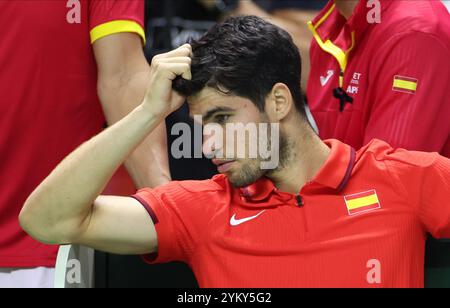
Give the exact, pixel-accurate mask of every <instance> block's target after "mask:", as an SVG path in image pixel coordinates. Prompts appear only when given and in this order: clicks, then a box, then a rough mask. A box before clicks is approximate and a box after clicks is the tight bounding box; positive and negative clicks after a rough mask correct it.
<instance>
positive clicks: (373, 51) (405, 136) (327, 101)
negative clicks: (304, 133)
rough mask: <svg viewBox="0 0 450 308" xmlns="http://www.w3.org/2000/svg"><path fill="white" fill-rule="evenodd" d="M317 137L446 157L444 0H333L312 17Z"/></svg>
mask: <svg viewBox="0 0 450 308" xmlns="http://www.w3.org/2000/svg"><path fill="white" fill-rule="evenodd" d="M309 27H310V29H311V31H312V33H313V35H314V39H313V43H312V46H311V73H310V77H309V81H308V88H307V96H308V103H309V106H310V108H311V112H312V114H313V115H314V118H315V120H316V122H317V125H318V128H319V133H320V136H321V138H323V139H328V138H336V139H339V140H341V141H343V142H345V143H347V144H350V145H351V146H353V147H355V148H356V149H359V148H361V147H362V146H364V145H365V144H367V143H368V142H369V141H370V140H372V139H373V138H379V139H382V140H384V141H386V142H388V143H389V144H391V145H392V146H393V147H402V148H406V149H408V150H419V151H429V152H434V151H435V152H439V153H441V154H442V155H444V156H446V157H450V121H449V119H450V96H449V95H448V89H449V88H450V57H449V54H450V15H449V13H448V12H447V10H446V8H445V7H444V5H443V4H442V2H441V1H433V0H420V1H389V0H375V1H374V0H370V1H368V0H361V1H357V0H356V1H355V0H350V1H349V0H335V1H330V2H329V3H328V5H327V6H326V7H325V8H324V9H323V11H322V12H321V13H320V14H319V15H318V16H317V17H316V18H315V19H314V20H313V21H312V22H310V23H309Z"/></svg>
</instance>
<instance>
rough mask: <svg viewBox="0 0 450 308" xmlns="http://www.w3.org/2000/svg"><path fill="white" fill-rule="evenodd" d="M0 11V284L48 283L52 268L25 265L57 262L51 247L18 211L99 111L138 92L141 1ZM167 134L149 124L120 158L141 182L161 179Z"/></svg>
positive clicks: (30, 5) (15, 5)
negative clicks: (148, 133) (24, 226)
mask: <svg viewBox="0 0 450 308" xmlns="http://www.w3.org/2000/svg"><path fill="white" fill-rule="evenodd" d="M0 14H1V16H2V17H1V18H0V36H1V38H2V42H1V47H0V67H1V70H0V92H1V96H0V110H1V117H2V118H1V121H0V159H1V161H2V168H1V172H0V177H1V179H2V180H1V183H2V185H1V188H0V213H1V214H0V233H1V236H0V287H1V286H5V285H6V286H9V287H14V286H18V287H19V286H22V287H26V286H35V285H39V286H51V282H52V280H53V278H52V277H51V270H49V271H46V270H45V269H39V270H37V271H34V272H33V270H27V269H33V268H39V267H43V268H52V267H54V265H55V259H56V251H57V247H56V246H54V247H51V246H46V245H42V244H40V243H38V242H36V241H34V240H33V239H31V238H30V237H29V236H27V235H26V234H25V233H24V232H23V231H22V230H21V228H20V226H19V222H18V216H19V212H20V209H21V207H22V205H23V203H24V202H25V200H26V198H27V196H28V195H29V194H30V193H31V192H32V191H33V190H34V189H35V188H36V186H37V185H38V184H39V183H40V182H42V180H43V179H44V178H45V177H46V176H47V175H48V174H49V173H50V172H51V170H52V169H53V168H54V167H55V166H56V165H57V163H58V162H59V161H61V159H62V158H64V157H65V156H66V155H67V154H69V153H70V152H71V151H73V150H74V149H75V148H76V147H77V146H79V145H80V144H81V143H82V142H84V141H86V140H88V139H89V138H91V137H92V136H94V135H95V134H97V133H99V132H100V131H101V130H102V128H103V126H104V123H105V116H106V119H107V121H108V123H109V124H113V123H114V122H116V121H118V120H119V119H121V118H122V117H123V116H125V115H126V114H127V113H128V112H129V111H131V110H132V109H134V107H135V106H136V102H138V101H139V100H141V99H142V97H143V96H144V93H145V89H146V85H147V82H148V74H149V65H148V63H147V62H146V60H145V57H144V54H143V51H142V46H143V43H144V41H145V35H144V31H143V23H144V20H143V19H144V16H143V15H144V2H143V1H140V0H138V1H135V0H130V1H122V0H120V1H102V0H67V1H53V0H48V1H9V0H6V1H3V0H0ZM100 102H101V104H100ZM102 107H103V110H102ZM102 111H104V114H105V116H104V115H103V112H102ZM163 131H164V129H163ZM164 141H165V135H164V133H161V132H160V131H159V130H158V132H156V131H155V135H154V136H152V137H149V138H148V139H147V140H146V141H145V142H144V143H143V144H142V146H141V147H140V148H139V149H138V150H137V151H136V152H134V153H133V155H132V156H131V157H130V159H129V160H128V161H127V167H128V170H129V171H130V174H131V175H132V176H133V178H134V181H135V184H136V185H137V186H138V187H148V186H151V187H153V186H157V185H159V184H161V183H164V182H166V181H167V180H168V175H167V174H168V171H167V170H168V167H167V158H166V154H165V153H166V150H165V149H164ZM159 144H161V146H159ZM149 145H151V146H149ZM155 146H156V147H155ZM158 151H159V152H160V153H164V155H160V154H158V153H159V152H158ZM97 159H98V160H101V159H102V157H97ZM155 160H156V161H157V162H159V164H153V163H150V162H153V161H155ZM150 175H151V176H150ZM131 191H133V190H131ZM115 193H116V194H119V193H120V192H118V191H117V190H115ZM128 194H129V193H128ZM61 206H64V204H61ZM24 272H26V273H30V274H28V275H23V273H24ZM40 275H42V276H43V278H42V279H44V281H40V279H41V278H40V277H39V276H40Z"/></svg>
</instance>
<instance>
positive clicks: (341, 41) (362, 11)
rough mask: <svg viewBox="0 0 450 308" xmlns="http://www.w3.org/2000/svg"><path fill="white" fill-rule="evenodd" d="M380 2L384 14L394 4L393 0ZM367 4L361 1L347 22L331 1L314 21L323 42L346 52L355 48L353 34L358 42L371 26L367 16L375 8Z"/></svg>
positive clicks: (363, 0)
mask: <svg viewBox="0 0 450 308" xmlns="http://www.w3.org/2000/svg"><path fill="white" fill-rule="evenodd" d="M379 1H380V5H381V14H382V13H383V12H384V11H385V10H386V9H387V8H388V6H389V5H390V4H391V3H392V0H379ZM367 4H368V0H360V1H359V3H358V4H357V6H356V7H355V10H354V12H353V14H352V16H351V17H350V18H349V19H348V20H346V19H345V18H344V17H343V16H342V15H341V14H340V13H339V11H338V9H337V8H336V5H335V3H334V0H331V1H329V2H328V4H327V5H326V6H325V8H324V9H323V10H322V11H321V12H320V13H319V15H317V17H316V18H315V19H314V20H313V21H312V26H313V27H314V28H315V30H316V31H317V33H318V34H319V36H320V38H321V39H322V41H324V42H325V41H327V40H330V41H331V42H333V43H334V44H335V45H336V46H338V47H339V48H340V49H342V50H344V51H345V50H349V49H351V48H352V46H353V41H352V33H355V37H356V40H358V38H360V37H361V36H362V35H363V34H364V32H365V31H366V30H367V28H368V27H369V26H370V25H371V24H370V23H369V22H368V20H367V16H368V14H369V12H370V11H371V10H372V9H373V6H369V7H368V5H367ZM381 16H382V15H381Z"/></svg>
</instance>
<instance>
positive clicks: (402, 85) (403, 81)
mask: <svg viewBox="0 0 450 308" xmlns="http://www.w3.org/2000/svg"><path fill="white" fill-rule="evenodd" d="M418 86H419V80H418V79H415V78H410V77H404V76H398V75H397V76H395V77H394V84H393V87H392V90H394V91H396V92H403V93H409V94H416V92H417V88H418Z"/></svg>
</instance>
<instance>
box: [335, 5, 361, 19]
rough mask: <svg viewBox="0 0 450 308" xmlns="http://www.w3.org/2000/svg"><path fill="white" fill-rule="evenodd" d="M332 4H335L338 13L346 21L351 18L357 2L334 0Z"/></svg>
mask: <svg viewBox="0 0 450 308" xmlns="http://www.w3.org/2000/svg"><path fill="white" fill-rule="evenodd" d="M334 2H335V3H336V7H337V9H338V11H339V13H341V15H342V16H344V17H345V19H347V20H348V19H349V18H350V17H351V16H352V14H353V11H354V10H355V7H356V5H357V4H358V2H359V0H335V1H334Z"/></svg>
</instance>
